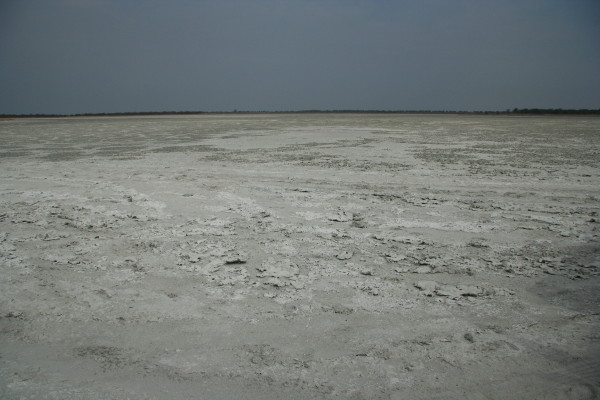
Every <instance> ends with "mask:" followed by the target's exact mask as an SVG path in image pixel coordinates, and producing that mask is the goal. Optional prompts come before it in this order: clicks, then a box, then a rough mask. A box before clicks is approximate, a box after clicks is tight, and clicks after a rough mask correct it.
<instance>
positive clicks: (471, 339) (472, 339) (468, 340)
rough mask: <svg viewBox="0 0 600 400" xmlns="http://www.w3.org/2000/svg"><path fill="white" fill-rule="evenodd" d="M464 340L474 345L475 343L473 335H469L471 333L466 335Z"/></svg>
mask: <svg viewBox="0 0 600 400" xmlns="http://www.w3.org/2000/svg"><path fill="white" fill-rule="evenodd" d="M464 338H465V340H466V341H467V342H470V343H473V342H474V341H475V338H474V337H473V334H472V333H469V332H467V333H465V336H464Z"/></svg>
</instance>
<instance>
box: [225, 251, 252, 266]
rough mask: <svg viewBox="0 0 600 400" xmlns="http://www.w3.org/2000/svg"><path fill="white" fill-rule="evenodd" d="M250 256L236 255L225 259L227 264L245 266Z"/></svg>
mask: <svg viewBox="0 0 600 400" xmlns="http://www.w3.org/2000/svg"><path fill="white" fill-rule="evenodd" d="M247 261H248V256H247V255H246V254H243V253H235V254H231V255H229V256H227V257H225V264H245V263H246V262H247Z"/></svg>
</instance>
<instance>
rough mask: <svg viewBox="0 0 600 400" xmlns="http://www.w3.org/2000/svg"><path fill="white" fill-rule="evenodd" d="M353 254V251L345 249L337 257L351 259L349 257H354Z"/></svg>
mask: <svg viewBox="0 0 600 400" xmlns="http://www.w3.org/2000/svg"><path fill="white" fill-rule="evenodd" d="M353 255H354V254H353V253H352V252H351V251H347V250H344V251H342V252H341V253H339V254H338V255H337V256H336V258H337V259H338V260H349V259H351V258H352V256H353Z"/></svg>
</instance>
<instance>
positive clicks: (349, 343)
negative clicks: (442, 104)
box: [0, 115, 600, 399]
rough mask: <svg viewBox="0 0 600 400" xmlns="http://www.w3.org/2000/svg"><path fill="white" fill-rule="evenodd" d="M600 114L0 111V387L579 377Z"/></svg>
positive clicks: (239, 392)
mask: <svg viewBox="0 0 600 400" xmlns="http://www.w3.org/2000/svg"><path fill="white" fill-rule="evenodd" d="M599 160H600V119H598V118H579V117H566V118H553V117H544V118H535V117H521V118H518V117H491V116H489V117H474V116H461V117H458V116H408V115H405V116H394V115H391V116H390V115H388V116H385V115H372V116H369V115H260V116H249V115H246V116H244V115H242V116H227V117H220V116H203V117H160V118H158V117H155V118H103V119H101V118H98V119H91V118H88V119H57V120H21V121H1V122H0V332H1V333H0V397H1V398H3V399H21V398H44V399H189V398H199V399H228V398H236V399H269V398H272V399H281V398H299V399H304V398H315V399H327V398H340V399H346V398H348V399H435V398H439V399H514V398H530V399H564V398H567V399H592V398H597V397H598V395H599V394H600V316H599V314H598V313H599V312H600V290H599V289H600V276H599V274H600V245H599V237H598V235H599V226H600V225H599V221H600V216H599V215H598V212H599V211H600V210H599V208H600V202H599V200H600V162H599Z"/></svg>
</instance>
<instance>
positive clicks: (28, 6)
mask: <svg viewBox="0 0 600 400" xmlns="http://www.w3.org/2000/svg"><path fill="white" fill-rule="evenodd" d="M514 107H519V108H525V107H539V108H600V2H599V1H597V0H396V1H394V0H361V1H359V0H280V1H277V0H168V1H167V0H162V1H159V0H144V1H142V0H0V113H66V114H72V113H88V112H125V111H161V110H176V111H184V110H203V111H217V110H222V111H231V110H233V109H238V110H303V109H387V110H396V109H399V110H415V109H425V110H428V109H435V110H505V109H508V108H511V109H512V108H514Z"/></svg>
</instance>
